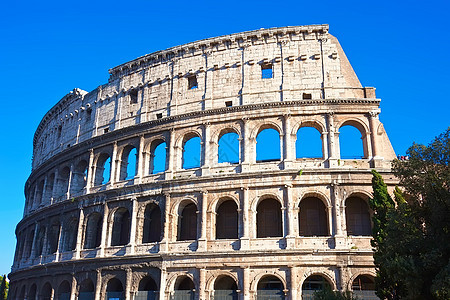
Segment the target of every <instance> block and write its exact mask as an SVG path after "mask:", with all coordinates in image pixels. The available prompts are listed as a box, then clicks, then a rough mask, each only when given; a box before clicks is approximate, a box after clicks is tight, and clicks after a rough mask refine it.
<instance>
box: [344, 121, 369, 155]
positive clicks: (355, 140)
mask: <svg viewBox="0 0 450 300" xmlns="http://www.w3.org/2000/svg"><path fill="white" fill-rule="evenodd" d="M339 147H340V151H341V159H360V158H364V157H365V155H364V145H363V136H362V134H361V132H360V131H359V130H358V129H357V128H356V127H354V126H352V125H344V126H342V127H341V128H339Z"/></svg>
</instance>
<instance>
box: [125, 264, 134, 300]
mask: <svg viewBox="0 0 450 300" xmlns="http://www.w3.org/2000/svg"><path fill="white" fill-rule="evenodd" d="M125 272H126V279H125V280H126V282H125V300H130V299H133V297H132V295H131V294H132V291H131V280H132V278H131V277H132V275H133V273H132V271H131V269H126V270H125Z"/></svg>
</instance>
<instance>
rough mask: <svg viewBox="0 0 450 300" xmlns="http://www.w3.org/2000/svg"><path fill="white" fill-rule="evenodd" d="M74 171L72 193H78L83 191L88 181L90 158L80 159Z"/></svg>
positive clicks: (71, 185)
mask: <svg viewBox="0 0 450 300" xmlns="http://www.w3.org/2000/svg"><path fill="white" fill-rule="evenodd" d="M74 166H75V167H74V169H73V172H72V182H71V184H70V193H71V194H73V195H78V194H80V193H81V192H83V190H84V188H85V187H86V183H87V173H88V168H89V163H88V160H86V159H80V160H78V161H77V162H76V163H75V165H74Z"/></svg>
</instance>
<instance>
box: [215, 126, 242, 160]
mask: <svg viewBox="0 0 450 300" xmlns="http://www.w3.org/2000/svg"><path fill="white" fill-rule="evenodd" d="M218 161H219V163H223V162H228V163H232V164H237V163H239V135H238V134H237V133H235V132H228V133H225V134H224V135H222V136H221V137H220V139H219V148H218Z"/></svg>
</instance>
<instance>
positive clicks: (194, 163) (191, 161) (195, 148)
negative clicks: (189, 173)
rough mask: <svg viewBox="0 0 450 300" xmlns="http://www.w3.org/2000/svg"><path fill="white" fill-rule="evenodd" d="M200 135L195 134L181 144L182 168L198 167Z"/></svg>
mask: <svg viewBox="0 0 450 300" xmlns="http://www.w3.org/2000/svg"><path fill="white" fill-rule="evenodd" d="M200 142H201V141H200V137H198V136H195V137H191V138H190V139H188V140H186V141H185V142H184V144H183V169H192V168H198V167H200V166H201V143H200Z"/></svg>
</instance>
